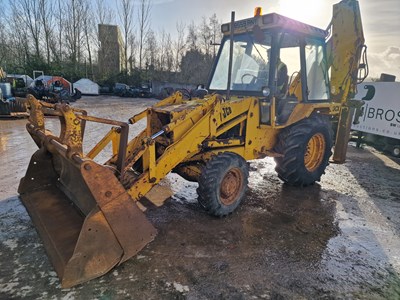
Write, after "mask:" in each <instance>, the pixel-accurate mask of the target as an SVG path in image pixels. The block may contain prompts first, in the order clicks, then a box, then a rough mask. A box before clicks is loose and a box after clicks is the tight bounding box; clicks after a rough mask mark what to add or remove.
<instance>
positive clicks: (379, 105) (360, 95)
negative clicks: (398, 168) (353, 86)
mask: <svg viewBox="0 0 400 300" xmlns="http://www.w3.org/2000/svg"><path fill="white" fill-rule="evenodd" d="M357 88H358V92H357V95H356V96H355V97H354V98H355V99H357V100H358V99H359V100H363V101H364V102H365V103H364V105H363V107H362V110H363V115H362V116H361V117H360V118H359V123H358V124H353V125H352V129H353V130H357V131H359V132H361V133H362V135H363V141H365V142H367V143H371V144H374V145H375V146H378V147H380V148H382V149H383V150H385V151H389V152H391V153H392V155H394V156H396V157H400V82H364V83H362V84H359V85H358V87H357Z"/></svg>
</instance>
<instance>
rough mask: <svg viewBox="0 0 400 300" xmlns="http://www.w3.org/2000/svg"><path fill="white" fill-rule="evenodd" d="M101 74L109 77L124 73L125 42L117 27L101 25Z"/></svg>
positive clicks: (99, 27)
mask: <svg viewBox="0 0 400 300" xmlns="http://www.w3.org/2000/svg"><path fill="white" fill-rule="evenodd" d="M98 30H99V42H100V48H99V52H98V55H99V60H98V62H99V73H100V74H101V75H102V76H104V77H108V76H110V75H115V74H119V73H121V72H122V71H124V65H125V56H124V51H123V49H124V40H123V39H122V35H121V31H120V29H119V27H118V26H117V25H106V24H99V25H98Z"/></svg>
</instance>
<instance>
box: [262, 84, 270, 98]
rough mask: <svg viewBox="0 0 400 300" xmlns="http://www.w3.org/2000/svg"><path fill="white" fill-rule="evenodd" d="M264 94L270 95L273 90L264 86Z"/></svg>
mask: <svg viewBox="0 0 400 300" xmlns="http://www.w3.org/2000/svg"><path fill="white" fill-rule="evenodd" d="M262 94H263V95H264V96H265V97H268V96H269V94H271V90H270V89H269V87H266V86H265V87H263V88H262Z"/></svg>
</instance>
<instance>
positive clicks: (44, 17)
mask: <svg viewBox="0 0 400 300" xmlns="http://www.w3.org/2000/svg"><path fill="white" fill-rule="evenodd" d="M39 13H40V14H39V16H40V21H41V22H42V26H43V33H44V40H45V47H46V60H47V64H50V48H51V44H50V40H51V36H52V30H53V2H51V1H48V0H39Z"/></svg>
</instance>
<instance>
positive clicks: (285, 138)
mask: <svg viewBox="0 0 400 300" xmlns="http://www.w3.org/2000/svg"><path fill="white" fill-rule="evenodd" d="M332 135H333V134H332V126H331V123H330V122H329V120H328V119H327V118H326V117H324V116H320V115H317V116H312V117H310V118H307V119H304V120H302V121H300V122H298V123H296V124H294V125H293V126H290V127H288V128H285V129H283V130H282V132H281V133H280V134H279V137H278V144H277V146H276V148H275V150H276V151H277V152H278V153H281V154H283V157H276V158H275V162H276V168H275V170H276V172H277V173H278V177H279V178H280V179H282V180H283V181H284V182H286V183H288V184H290V185H295V186H307V185H310V184H313V183H314V182H315V181H320V179H321V176H322V174H324V173H325V168H326V167H327V165H328V164H329V157H330V156H331V154H332V151H331V148H332Z"/></svg>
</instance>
